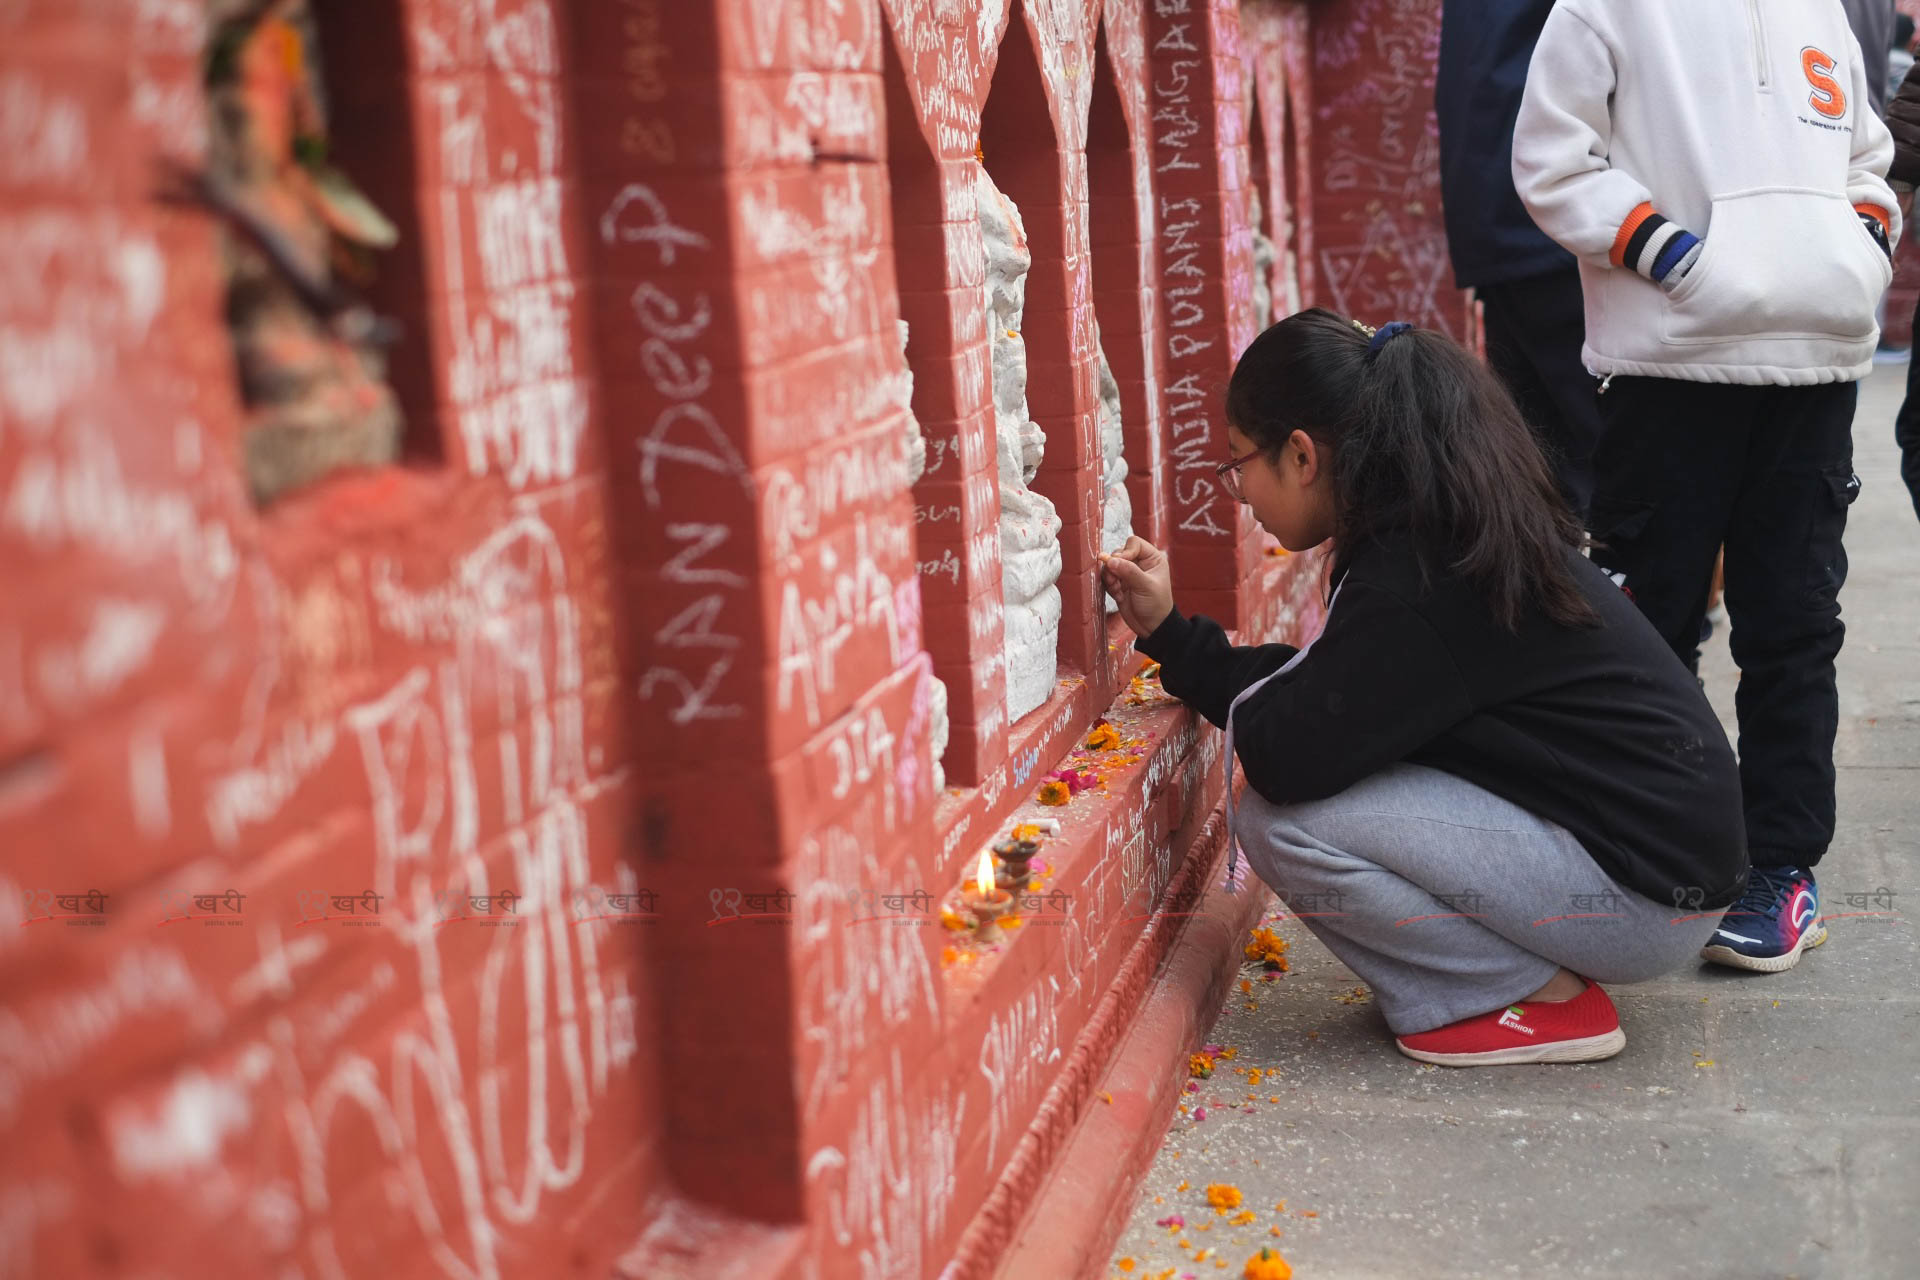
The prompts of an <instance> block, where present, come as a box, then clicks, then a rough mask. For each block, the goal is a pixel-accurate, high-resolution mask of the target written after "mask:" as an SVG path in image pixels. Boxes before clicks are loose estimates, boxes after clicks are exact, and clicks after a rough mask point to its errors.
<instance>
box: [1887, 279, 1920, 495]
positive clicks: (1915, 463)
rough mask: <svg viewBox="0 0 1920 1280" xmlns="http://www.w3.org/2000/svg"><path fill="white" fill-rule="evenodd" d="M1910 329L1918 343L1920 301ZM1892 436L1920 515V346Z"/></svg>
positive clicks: (1909, 366) (1911, 360)
mask: <svg viewBox="0 0 1920 1280" xmlns="http://www.w3.org/2000/svg"><path fill="white" fill-rule="evenodd" d="M1913 328H1914V335H1915V340H1916V345H1917V346H1920V302H1916V303H1915V304H1914V308H1913ZM1893 438H1894V441H1895V442H1896V443H1897V444H1898V445H1899V446H1900V478H1901V479H1902V480H1905V481H1906V482H1907V495H1908V496H1909V497H1911V498H1912V499H1913V513H1914V514H1915V515H1916V516H1920V349H1916V350H1915V351H1914V353H1913V355H1912V357H1911V358H1909V359H1908V361H1907V398H1906V399H1905V400H1904V401H1902V402H1901V405H1900V412H1899V414H1898V415H1897V416H1896V417H1895V418H1894V420H1893Z"/></svg>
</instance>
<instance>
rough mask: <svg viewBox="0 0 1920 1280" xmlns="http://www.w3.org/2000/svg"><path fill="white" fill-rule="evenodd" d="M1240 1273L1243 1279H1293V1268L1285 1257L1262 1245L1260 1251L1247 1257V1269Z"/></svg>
mask: <svg viewBox="0 0 1920 1280" xmlns="http://www.w3.org/2000/svg"><path fill="white" fill-rule="evenodd" d="M1240 1275H1241V1277H1242V1280H1293V1268H1292V1267H1290V1266H1288V1265H1287V1260H1286V1259H1285V1258H1283V1257H1281V1256H1280V1255H1279V1254H1277V1253H1275V1252H1274V1251H1273V1250H1271V1249H1269V1248H1267V1247H1266V1246H1265V1245H1262V1246H1260V1252H1258V1253H1256V1254H1254V1255H1253V1256H1252V1257H1251V1258H1248V1259H1247V1267H1246V1270H1244V1271H1242V1272H1241V1273H1240Z"/></svg>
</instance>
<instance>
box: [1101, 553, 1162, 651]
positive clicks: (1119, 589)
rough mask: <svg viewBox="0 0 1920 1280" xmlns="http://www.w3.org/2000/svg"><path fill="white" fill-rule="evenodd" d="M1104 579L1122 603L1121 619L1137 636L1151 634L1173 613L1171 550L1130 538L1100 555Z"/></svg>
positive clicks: (1116, 599)
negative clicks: (1112, 551) (1169, 559)
mask: <svg viewBox="0 0 1920 1280" xmlns="http://www.w3.org/2000/svg"><path fill="white" fill-rule="evenodd" d="M1100 581H1101V583H1102V585H1104V586H1105V587H1106V589H1107V593H1108V594H1109V595H1111V596H1112V597H1113V598H1114V600H1115V602H1117V603H1118V604H1119V606H1120V620H1121V621H1122V622H1124V623H1126V624H1127V626H1129V627H1131V628H1132V629H1133V634H1135V635H1136V636H1142V637H1145V636H1150V635H1152V634H1153V633H1154V632H1155V631H1157V630H1158V629H1159V627H1160V624H1161V623H1163V622H1165V621H1166V620H1167V615H1168V614H1170V613H1172V612H1173V572H1172V568H1171V566H1170V565H1169V564H1168V562H1167V553H1166V552H1164V551H1162V550H1160V548H1158V547H1156V546H1154V545H1153V544H1152V543H1151V542H1148V541H1147V540H1146V539H1145V538H1140V537H1133V538H1128V539H1127V545H1126V546H1124V547H1121V548H1120V549H1119V550H1118V551H1116V552H1114V553H1113V554H1112V555H1103V556H1101V557H1100Z"/></svg>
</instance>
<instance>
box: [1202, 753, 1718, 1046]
mask: <svg viewBox="0 0 1920 1280" xmlns="http://www.w3.org/2000/svg"><path fill="white" fill-rule="evenodd" d="M1237 825H1238V830H1239V835H1240V843H1241V846H1242V847H1243V848H1244V849H1245V850H1246V854H1247V860H1248V863H1249V864H1250V865H1251V866H1252V867H1253V869H1254V871H1255V872H1256V873H1257V874H1258V875H1259V876H1260V877H1261V879H1263V880H1265V881H1266V882H1267V883H1268V884H1269V885H1271V886H1272V887H1273V889H1274V891H1275V892H1276V893H1278V894H1279V895H1280V897H1281V900H1282V901H1283V902H1285V903H1288V904H1289V905H1290V906H1291V907H1292V908H1293V909H1294V910H1296V911H1297V912H1299V913H1300V918H1301V921H1302V923H1304V924H1305V925H1306V926H1307V927H1308V928H1309V929H1311V930H1312V931H1313V932H1314V934H1315V935H1316V936H1318V937H1319V938H1320V939H1321V940H1322V941H1323V942H1325V943H1326V945H1327V949H1328V950H1330V951H1332V952H1333V953H1334V955H1335V956H1337V957H1339V959H1340V960H1341V961H1343V962H1344V963H1345V964H1346V965H1347V967H1348V968H1350V969H1352V970H1353V971H1354V972H1355V973H1356V974H1358V975H1359V976H1360V977H1361V978H1363V979H1365V980H1366V982H1367V983H1368V984H1369V985H1370V986H1371V987H1372V988H1373V991H1374V996H1375V999H1376V1001H1377V1002H1378V1004H1379V1006H1380V1010H1381V1013H1382V1014H1383V1015H1384V1016H1385V1017H1386V1019H1387V1025H1388V1026H1389V1027H1391V1028H1392V1029H1393V1031H1394V1033H1395V1034H1396V1035H1410V1034H1414V1033H1417V1032H1421V1031H1428V1030H1431V1029H1433V1028H1435V1027H1441V1026H1446V1025H1448V1024H1450V1023H1454V1022H1458V1021H1460V1020H1462V1019H1464V1018H1470V1017H1473V1016H1475V1015H1477V1014H1483V1013H1487V1012H1490V1011H1492V1010H1495V1009H1499V1008H1501V1007H1502V1006H1503V1005H1509V1004H1512V1003H1513V1002H1515V1001H1518V1000H1522V999H1525V998H1526V997H1528V996H1529V995H1531V994H1533V993H1534V992H1536V991H1539V990H1540V989H1541V988H1542V987H1544V986H1546V985H1547V984H1548V983H1549V982H1550V981H1552V979H1553V978H1554V977H1555V975H1556V974H1558V973H1559V971H1560V970H1561V969H1563V968H1564V969H1568V970H1571V971H1572V972H1574V973H1577V974H1580V975H1582V976H1584V977H1588V978H1593V979H1595V980H1597V981H1602V982H1638V981H1644V980H1645V979H1648V978H1652V977H1655V976H1658V975H1659V974H1662V973H1666V972H1669V971H1671V970H1672V969H1674V968H1675V967H1677V966H1678V965H1680V964H1683V963H1685V962H1686V961H1687V960H1688V959H1689V958H1691V957H1692V956H1694V955H1695V954H1696V953H1697V952H1698V950H1699V948H1700V945H1701V943H1702V942H1703V941H1704V940H1705V937H1706V935H1707V934H1708V933H1709V932H1710V931H1711V928H1712V923H1713V922H1712V921H1711V920H1710V919H1706V918H1699V919H1694V918H1689V917H1687V916H1685V915H1684V914H1682V912H1681V911H1680V910H1679V909H1677V908H1674V907H1672V906H1662V905H1661V904H1659V903H1655V902H1652V901H1650V900H1649V899H1646V898H1644V897H1641V896H1640V895H1638V894H1634V893H1631V892H1630V891H1628V890H1625V889H1624V888H1622V887H1621V886H1620V885H1618V884H1616V883H1615V882H1614V881H1613V880H1611V879H1610V878H1609V877H1608V876H1607V875H1606V874H1605V873H1604V872H1602V871H1601V870H1600V868H1599V867H1598V865H1596V864H1595V863H1594V861H1593V859H1592V858H1591V857H1590V856H1589V855H1588V854H1587V852H1586V850H1585V849H1583V848H1582V847H1581V846H1580V843H1579V841H1577V840H1575V839H1574V838H1573V837H1572V836H1571V835H1570V834H1568V833H1567V832H1566V831H1565V830H1564V829H1562V828H1560V827H1558V826H1556V825H1554V824H1553V823H1550V822H1546V821H1544V820H1542V819H1540V818H1537V817H1535V816H1534V815H1533V814H1531V813H1529V812H1527V811H1526V810H1525V809H1522V808H1520V807H1518V806H1517V805H1514V804H1511V803H1509V802H1507V801H1505V800H1502V799H1500V798H1499V797H1498V796H1495V795H1493V794H1492V793H1491V792H1488V791H1486V790H1484V789H1483V788H1480V787H1478V786H1475V785H1474V784H1473V783H1470V782H1467V781H1465V780H1464V779H1461V778H1456V777H1454V776H1453V775H1451V774H1447V773H1443V772H1441V771H1439V770H1436V769H1428V768H1423V767H1420V766H1417V765H1406V764H1402V765H1394V766H1392V767H1390V768H1387V769H1383V770H1381V771H1380V772H1379V773H1377V774H1374V775H1373V776H1372V777H1370V778H1366V779H1364V780H1362V781H1361V782H1358V783H1356V784H1354V785H1353V786H1352V787H1349V788H1348V789H1347V790H1345V791H1343V792H1341V793H1340V794H1339V795H1337V796H1332V797H1329V798H1327V799H1325V800H1318V801H1313V802H1310V803H1306V804H1296V805H1287V806H1277V805H1273V804H1269V803H1268V802H1267V801H1265V800H1263V799H1262V798H1261V797H1260V796H1258V795H1257V794H1256V793H1254V792H1253V791H1251V790H1248V791H1247V792H1245V793H1244V795H1243V797H1242V799H1241V801H1240V806H1239V819H1238V824H1237Z"/></svg>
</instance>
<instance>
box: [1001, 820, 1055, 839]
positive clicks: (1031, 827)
mask: <svg viewBox="0 0 1920 1280" xmlns="http://www.w3.org/2000/svg"><path fill="white" fill-rule="evenodd" d="M1048 821H1052V819H1048ZM1007 834H1008V835H1010V836H1011V837H1013V838H1014V839H1015V840H1038V839H1039V838H1040V837H1041V836H1043V835H1045V834H1046V833H1045V832H1043V831H1041V830H1040V824H1039V823H1037V822H1023V823H1021V824H1020V825H1019V826H1017V827H1015V828H1014V829H1013V830H1012V831H1010V832H1008V833H1007Z"/></svg>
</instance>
